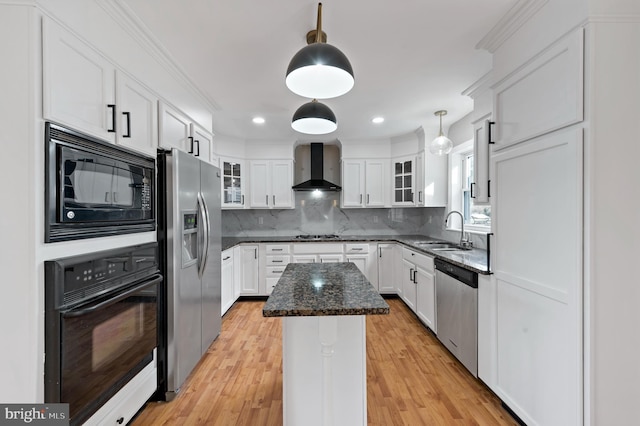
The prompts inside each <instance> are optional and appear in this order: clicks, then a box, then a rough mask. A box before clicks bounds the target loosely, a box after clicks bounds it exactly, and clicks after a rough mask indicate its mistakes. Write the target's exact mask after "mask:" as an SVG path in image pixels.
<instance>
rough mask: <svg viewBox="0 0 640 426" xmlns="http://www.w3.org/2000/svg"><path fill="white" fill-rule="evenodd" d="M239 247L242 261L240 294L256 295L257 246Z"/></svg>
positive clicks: (258, 290)
mask: <svg viewBox="0 0 640 426" xmlns="http://www.w3.org/2000/svg"><path fill="white" fill-rule="evenodd" d="M240 247H241V255H240V257H241V262H242V268H241V272H240V273H241V278H240V294H242V295H243V296H249V295H257V294H259V293H260V288H259V281H258V246H254V245H250V246H240ZM234 260H235V259H234Z"/></svg>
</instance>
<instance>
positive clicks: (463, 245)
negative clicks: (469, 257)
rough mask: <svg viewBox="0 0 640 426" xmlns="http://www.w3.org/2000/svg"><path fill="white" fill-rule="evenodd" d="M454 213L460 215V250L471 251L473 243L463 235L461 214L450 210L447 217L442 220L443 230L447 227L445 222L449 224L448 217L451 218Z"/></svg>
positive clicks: (462, 216)
mask: <svg viewBox="0 0 640 426" xmlns="http://www.w3.org/2000/svg"><path fill="white" fill-rule="evenodd" d="M454 213H458V214H459V215H460V244H459V245H460V248H463V249H471V248H472V247H473V243H472V242H471V239H469V238H465V235H464V215H463V214H462V213H460V212H459V211H457V210H451V211H450V212H449V214H448V215H447V217H446V218H445V219H444V226H445V228H446V227H447V222H449V216H451V215H452V214H454Z"/></svg>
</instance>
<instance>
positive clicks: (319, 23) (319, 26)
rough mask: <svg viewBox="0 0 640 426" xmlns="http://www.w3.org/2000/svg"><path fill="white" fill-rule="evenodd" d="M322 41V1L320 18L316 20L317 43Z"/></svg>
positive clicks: (319, 9)
mask: <svg viewBox="0 0 640 426" xmlns="http://www.w3.org/2000/svg"><path fill="white" fill-rule="evenodd" d="M321 42H322V3H318V20H317V22H316V43H321Z"/></svg>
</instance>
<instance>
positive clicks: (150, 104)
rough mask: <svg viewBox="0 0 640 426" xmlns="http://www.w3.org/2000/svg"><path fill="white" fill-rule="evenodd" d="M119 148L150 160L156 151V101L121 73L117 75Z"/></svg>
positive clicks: (141, 86) (136, 83) (140, 86)
mask: <svg viewBox="0 0 640 426" xmlns="http://www.w3.org/2000/svg"><path fill="white" fill-rule="evenodd" d="M116 86H117V90H116V105H117V108H118V110H117V113H118V119H117V126H116V130H117V133H118V139H117V143H118V145H123V146H127V147H130V148H133V149H135V150H137V151H140V152H144V153H146V154H149V155H151V156H153V157H155V156H156V155H157V149H158V97H157V96H156V95H155V94H153V93H152V92H151V91H150V90H148V89H147V88H145V87H144V86H143V85H142V84H140V83H138V82H137V81H135V80H133V79H132V78H131V77H129V76H127V75H126V74H124V73H123V72H120V71H118V72H117V73H116Z"/></svg>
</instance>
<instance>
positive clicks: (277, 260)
mask: <svg viewBox="0 0 640 426" xmlns="http://www.w3.org/2000/svg"><path fill="white" fill-rule="evenodd" d="M289 262H291V256H267V262H266V264H267V266H278V265H280V266H282V267H283V268H284V267H285V266H286V265H287V263H289Z"/></svg>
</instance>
